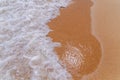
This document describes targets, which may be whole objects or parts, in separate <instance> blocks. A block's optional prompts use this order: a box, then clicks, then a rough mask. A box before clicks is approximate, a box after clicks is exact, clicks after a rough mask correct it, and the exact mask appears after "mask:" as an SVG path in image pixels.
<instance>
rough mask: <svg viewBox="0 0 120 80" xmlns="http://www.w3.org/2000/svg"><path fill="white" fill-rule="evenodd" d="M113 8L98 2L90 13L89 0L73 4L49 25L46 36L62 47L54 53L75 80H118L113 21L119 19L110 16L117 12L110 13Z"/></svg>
mask: <svg viewBox="0 0 120 80" xmlns="http://www.w3.org/2000/svg"><path fill="white" fill-rule="evenodd" d="M112 4H114V6H115V5H116V3H115V2H114V3H113V2H112V1H109V2H108V1H101V0H98V1H96V3H94V6H93V7H92V9H91V6H92V5H93V3H92V2H90V0H74V3H73V4H71V5H70V6H69V7H67V8H61V14H60V16H58V17H57V18H55V19H54V20H52V21H51V22H49V23H48V25H49V26H50V28H51V29H52V30H53V31H51V32H50V33H49V35H48V36H50V37H51V38H52V39H53V41H54V42H60V43H61V46H60V47H56V48H55V51H56V53H57V55H58V57H59V59H60V61H61V63H62V64H63V66H66V67H67V70H68V71H69V72H70V73H71V74H72V76H73V78H74V80H119V76H118V74H120V69H119V67H120V64H119V60H120V59H119V57H118V56H119V52H120V50H119V48H120V46H119V44H118V43H120V41H119V40H120V36H119V34H118V33H119V27H118V26H119V25H117V22H118V21H117V22H115V21H116V18H117V20H119V21H120V18H118V16H115V17H113V16H112V15H116V14H117V13H118V12H116V14H114V13H110V9H111V8H112V7H113V5H112ZM105 6H106V8H105ZM110 6H111V7H110ZM116 7H118V6H116ZM116 7H114V8H116ZM114 8H113V9H114ZM114 11H117V10H114ZM108 13H109V14H108ZM117 15H118V14H117ZM112 19H113V20H115V21H114V22H112ZM114 25H116V26H114ZM113 26H114V27H113ZM114 32H115V33H114ZM116 37H117V38H116ZM111 43H112V44H111ZM69 58H70V59H71V60H72V61H74V62H72V61H71V60H70V59H69ZM111 72H112V73H111ZM82 78H83V79H82Z"/></svg>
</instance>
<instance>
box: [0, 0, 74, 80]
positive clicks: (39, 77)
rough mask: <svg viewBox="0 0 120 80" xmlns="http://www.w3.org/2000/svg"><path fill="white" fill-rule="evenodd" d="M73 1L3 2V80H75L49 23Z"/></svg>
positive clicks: (0, 3) (0, 38)
mask: <svg viewBox="0 0 120 80" xmlns="http://www.w3.org/2000/svg"><path fill="white" fill-rule="evenodd" d="M70 2H71V1H70V0H0V80H72V77H71V75H70V74H69V73H68V72H67V71H66V69H65V68H63V67H62V66H61V65H60V63H59V61H58V58H57V56H56V55H55V52H54V48H55V47H56V46H59V45H60V44H59V43H53V42H52V40H51V38H49V37H46V35H47V34H48V33H49V32H50V31H51V30H50V29H49V27H48V25H47V23H48V22H49V21H50V20H51V19H53V18H55V17H57V16H58V15H59V9H60V7H66V6H68V4H69V3H70Z"/></svg>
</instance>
